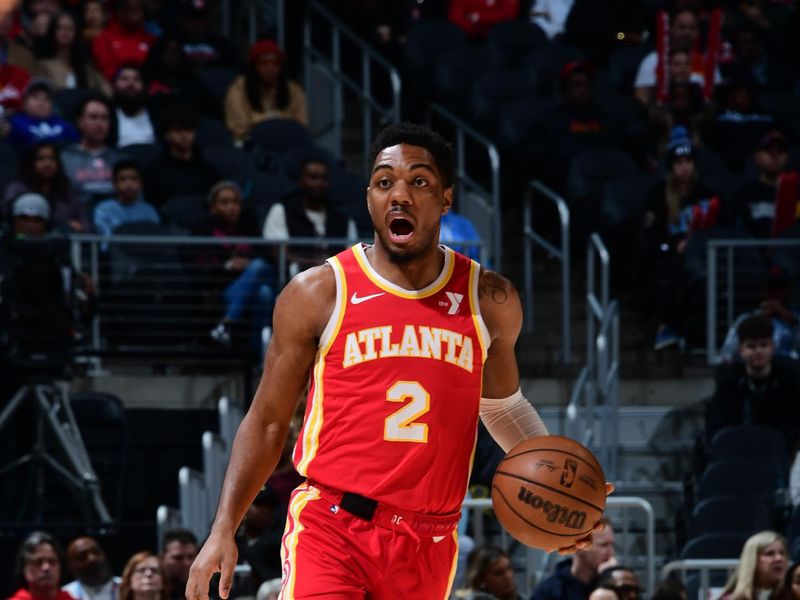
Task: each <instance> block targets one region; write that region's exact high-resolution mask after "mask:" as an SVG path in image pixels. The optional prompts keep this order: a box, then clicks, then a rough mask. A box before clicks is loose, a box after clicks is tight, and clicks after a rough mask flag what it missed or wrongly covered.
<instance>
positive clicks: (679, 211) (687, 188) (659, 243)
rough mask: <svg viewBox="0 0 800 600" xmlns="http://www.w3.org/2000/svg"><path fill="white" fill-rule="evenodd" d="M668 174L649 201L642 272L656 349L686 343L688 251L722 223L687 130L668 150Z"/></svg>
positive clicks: (678, 130) (678, 131) (676, 131)
mask: <svg viewBox="0 0 800 600" xmlns="http://www.w3.org/2000/svg"><path fill="white" fill-rule="evenodd" d="M666 163H667V175H666V178H665V180H664V181H661V182H659V183H657V184H656V185H654V186H653V187H652V188H651V189H650V191H649V193H648V197H647V201H646V209H645V215H644V228H643V231H642V237H641V240H642V248H641V252H640V256H641V257H642V262H641V270H642V280H643V282H644V283H643V286H642V291H643V295H644V306H645V308H646V312H647V313H648V314H650V315H651V316H653V317H654V318H655V319H657V323H658V326H657V328H656V334H655V340H654V344H653V347H654V349H655V350H663V349H665V348H667V347H668V346H672V345H675V344H678V343H681V341H682V330H683V320H684V318H685V314H684V313H685V310H684V298H685V293H684V288H685V283H686V280H685V277H684V253H685V251H686V247H687V244H688V240H689V237H690V236H691V235H692V234H693V233H694V232H696V231H698V230H702V229H707V228H709V227H712V226H713V225H715V224H716V222H717V217H718V215H719V211H720V208H721V207H720V200H719V197H718V196H717V194H716V193H715V192H714V191H713V190H711V189H709V188H707V187H706V186H705V185H703V184H702V183H701V182H700V177H699V173H698V170H697V165H696V163H695V149H694V146H693V145H692V142H691V140H690V139H689V135H688V131H687V130H686V128H685V127H674V128H673V130H672V135H671V139H670V141H669V143H668V144H667V152H666Z"/></svg>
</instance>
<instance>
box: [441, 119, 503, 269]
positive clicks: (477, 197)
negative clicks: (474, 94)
mask: <svg viewBox="0 0 800 600" xmlns="http://www.w3.org/2000/svg"><path fill="white" fill-rule="evenodd" d="M440 121H441V122H443V123H444V124H445V125H446V126H447V127H449V128H452V129H453V136H452V138H451V139H452V140H453V145H454V147H455V154H456V182H455V183H456V190H455V191H456V194H455V203H456V207H457V209H458V212H459V213H460V214H462V215H464V216H465V217H467V218H469V219H470V220H471V221H472V222H473V223H474V224H475V227H476V229H477V230H478V233H479V234H480V237H481V239H482V240H488V243H487V246H488V251H489V253H488V254H484V255H482V256H481V262H483V263H484V265H487V266H491V268H493V269H496V270H498V271H502V269H503V243H502V242H503V236H502V225H503V218H502V209H501V204H500V188H501V182H500V151H499V150H498V148H497V146H496V145H495V143H494V142H492V141H491V140H490V139H489V138H487V137H486V136H485V135H483V134H482V133H480V132H479V131H477V130H476V129H475V128H473V127H472V126H470V125H469V124H467V123H465V122H464V121H462V120H461V119H459V118H458V117H457V116H456V115H454V114H453V113H452V112H450V111H449V110H447V109H446V108H444V107H443V106H441V105H439V104H432V105H431V106H430V108H429V110H428V123H429V124H430V125H432V126H434V128H437V127H435V126H436V125H437V124H438V123H439V122H440ZM477 151H485V152H486V156H487V158H488V160H489V181H488V183H487V184H483V183H481V182H479V181H478V179H477V177H476V176H475V175H473V172H472V166H471V165H470V164H469V163H468V159H469V160H470V161H472V160H474V159H475V158H476V156H477V155H478V152H477Z"/></svg>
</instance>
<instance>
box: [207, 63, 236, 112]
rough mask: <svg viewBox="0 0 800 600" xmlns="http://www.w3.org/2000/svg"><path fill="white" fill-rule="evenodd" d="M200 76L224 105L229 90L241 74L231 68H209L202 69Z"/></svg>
mask: <svg viewBox="0 0 800 600" xmlns="http://www.w3.org/2000/svg"><path fill="white" fill-rule="evenodd" d="M199 75H200V79H202V80H203V83H204V84H205V85H206V87H207V88H208V89H209V91H211V93H212V94H214V97H215V98H217V100H218V101H219V102H220V103H222V102H223V100H224V99H225V94H226V93H227V92H228V88H229V87H230V86H231V84H232V83H233V80H234V79H236V78H237V77H238V76H239V72H238V71H237V70H236V69H232V68H230V67H207V68H205V69H201V70H200V72H199Z"/></svg>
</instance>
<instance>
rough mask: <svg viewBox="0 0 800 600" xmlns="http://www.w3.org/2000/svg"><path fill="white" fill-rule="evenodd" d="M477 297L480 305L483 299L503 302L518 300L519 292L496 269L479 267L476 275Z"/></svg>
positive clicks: (496, 302)
mask: <svg viewBox="0 0 800 600" xmlns="http://www.w3.org/2000/svg"><path fill="white" fill-rule="evenodd" d="M478 298H479V299H480V302H481V305H483V304H484V300H489V301H492V302H494V303H495V304H505V303H507V302H509V301H514V300H516V301H519V293H518V292H517V288H516V287H515V286H514V284H513V283H511V281H510V280H509V279H508V278H507V277H504V276H503V275H501V274H500V273H498V272H497V271H492V270H491V269H487V268H485V267H481V271H480V275H479V277H478Z"/></svg>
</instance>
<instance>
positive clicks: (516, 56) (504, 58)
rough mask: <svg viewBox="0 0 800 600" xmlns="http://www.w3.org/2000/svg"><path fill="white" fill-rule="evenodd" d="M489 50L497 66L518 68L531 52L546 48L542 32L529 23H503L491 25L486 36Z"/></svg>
mask: <svg viewBox="0 0 800 600" xmlns="http://www.w3.org/2000/svg"><path fill="white" fill-rule="evenodd" d="M486 40H487V45H488V48H489V50H490V51H491V52H492V54H493V55H494V56H495V59H496V61H497V63H498V64H501V65H503V66H505V67H516V66H520V64H521V61H522V59H523V58H524V57H525V56H526V55H527V54H530V53H531V52H533V51H535V50H538V49H539V48H543V47H544V46H547V44H548V43H549V42H548V39H547V36H546V35H545V33H544V31H542V30H541V28H539V27H538V26H536V25H534V24H533V23H531V22H529V21H521V20H520V21H503V22H500V23H496V24H494V25H492V28H491V29H490V30H489V33H488V35H487V36H486Z"/></svg>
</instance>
